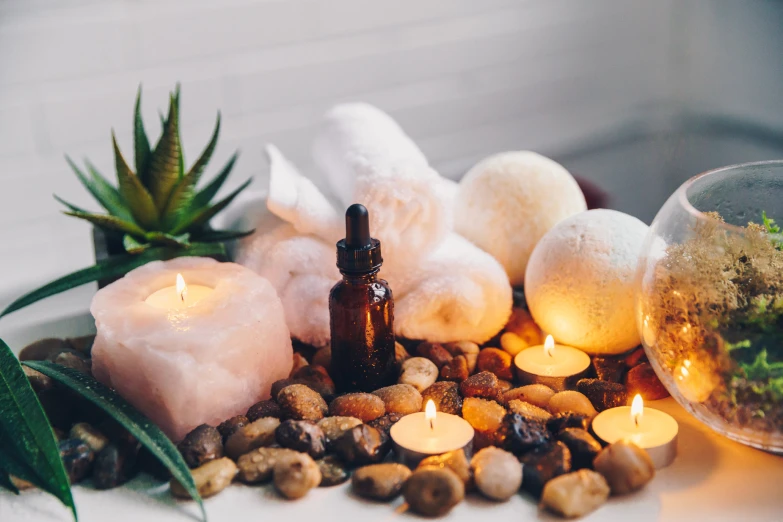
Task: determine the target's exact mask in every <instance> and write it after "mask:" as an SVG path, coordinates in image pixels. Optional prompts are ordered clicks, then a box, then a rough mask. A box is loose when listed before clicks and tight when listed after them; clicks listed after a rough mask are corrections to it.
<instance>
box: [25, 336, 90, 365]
mask: <svg viewBox="0 0 783 522" xmlns="http://www.w3.org/2000/svg"><path fill="white" fill-rule="evenodd" d="M63 352H71V353H75V352H76V350H74V349H73V348H72V347H71V345H70V344H68V342H67V341H65V340H64V339H54V338H48V339H40V340H38V341H35V342H34V343H32V344H28V345H27V346H25V347H24V348H22V351H21V352H19V360H20V361H54V360H55V359H57V356H58V355H60V354H61V353H63Z"/></svg>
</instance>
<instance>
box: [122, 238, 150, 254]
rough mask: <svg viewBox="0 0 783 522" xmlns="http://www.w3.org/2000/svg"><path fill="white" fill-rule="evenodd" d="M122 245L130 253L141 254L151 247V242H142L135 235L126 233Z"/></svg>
mask: <svg viewBox="0 0 783 522" xmlns="http://www.w3.org/2000/svg"><path fill="white" fill-rule="evenodd" d="M122 246H123V247H124V248H125V251H126V252H128V253H129V254H141V253H142V252H144V251H145V250H147V249H148V248H149V247H150V244H149V243H142V242H140V241H137V240H136V238H134V237H133V236H131V235H128V234H125V235H124V236H122Z"/></svg>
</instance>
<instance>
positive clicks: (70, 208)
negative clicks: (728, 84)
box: [53, 194, 92, 214]
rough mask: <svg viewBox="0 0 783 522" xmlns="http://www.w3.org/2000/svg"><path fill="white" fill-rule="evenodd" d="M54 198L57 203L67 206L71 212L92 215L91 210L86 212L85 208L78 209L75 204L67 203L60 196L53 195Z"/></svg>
mask: <svg viewBox="0 0 783 522" xmlns="http://www.w3.org/2000/svg"><path fill="white" fill-rule="evenodd" d="M53 196H54V199H56V200H57V201H59V202H60V203H62V204H63V205H65V206H66V207H68V209H69V210H70V211H71V212H79V213H80V214H92V212H90V211H89V210H84V209H83V208H81V207H77V206H76V205H74V204H72V203H68V202H67V201H65V200H64V199H63V198H61V197H60V196H58V195H57V194H53Z"/></svg>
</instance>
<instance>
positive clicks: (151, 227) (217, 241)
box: [0, 86, 252, 317]
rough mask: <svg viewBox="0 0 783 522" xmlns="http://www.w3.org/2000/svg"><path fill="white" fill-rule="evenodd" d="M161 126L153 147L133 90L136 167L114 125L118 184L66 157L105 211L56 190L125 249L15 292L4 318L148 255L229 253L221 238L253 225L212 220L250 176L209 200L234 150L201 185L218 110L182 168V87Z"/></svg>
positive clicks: (118, 272)
mask: <svg viewBox="0 0 783 522" xmlns="http://www.w3.org/2000/svg"><path fill="white" fill-rule="evenodd" d="M161 123H162V126H163V130H162V132H161V135H160V138H159V139H158V142H157V144H156V145H155V147H154V148H153V147H151V146H150V142H149V139H148V138H147V133H146V131H145V130H144V123H143V122H142V119H141V88H139V91H138V94H137V95H136V108H135V111H134V122H133V131H134V132H133V142H134V149H135V150H134V152H135V154H134V155H135V158H134V159H135V162H134V163H135V168H136V172H134V171H133V170H132V169H131V167H130V166H129V165H128V162H127V161H126V160H125V158H124V157H123V155H122V152H120V148H119V146H118V145H117V139H116V138H115V137H114V132H113V131H112V142H113V145H114V163H115V169H116V171H117V186H114V185H113V184H112V183H110V182H109V181H108V180H107V179H106V178H105V177H104V176H103V175H102V174H101V173H100V172H98V170H97V169H96V168H95V167H94V166H93V165H92V164H91V163H90V162H89V161H86V162H85V166H86V170H87V172H88V174H85V173H84V172H83V171H82V170H81V169H80V168H79V167H78V166H77V165H76V164H75V163H74V162H73V161H72V160H71V159H70V158H68V157H67V156H66V159H67V160H68V163H69V164H70V165H71V168H72V169H73V171H74V172H75V173H76V176H77V177H78V178H79V181H81V182H82V184H83V185H84V186H85V187H86V188H87V190H88V191H89V192H90V194H92V195H93V197H94V198H95V199H96V200H97V201H98V203H100V205H101V206H102V207H103V208H104V209H105V210H106V212H107V213H105V214H98V213H94V212H90V211H87V210H84V209H82V208H79V207H77V206H76V205H73V204H71V203H68V202H67V201H65V200H63V199H61V198H59V197H57V196H55V198H56V199H57V200H58V201H59V202H60V203H62V204H63V205H65V206H66V207H67V209H68V210H67V211H66V212H65V214H67V215H69V216H74V217H77V218H79V219H84V220H86V221H89V222H90V223H92V224H93V225H95V226H96V227H99V228H101V229H103V230H104V231H106V233H107V235H108V236H109V237H116V238H118V239H120V240H121V241H122V246H123V247H124V249H125V251H126V252H127V253H123V254H121V255H118V256H114V257H110V258H108V259H105V260H103V261H101V262H99V263H97V264H95V265H93V266H91V267H87V268H83V269H81V270H78V271H76V272H73V273H71V274H68V275H65V276H63V277H61V278H59V279H56V280H54V281H52V282H51V283H48V284H46V285H44V286H42V287H40V288H38V289H36V290H33V291H32V292H29V293H27V294H25V295H23V296H21V297H20V298H18V299H16V300H15V301H14V302H12V303H11V304H10V305H8V306H7V307H6V308H5V310H3V311H2V313H0V317H2V316H4V315H6V314H9V313H11V312H14V311H16V310H19V309H21V308H24V307H25V306H27V305H30V304H32V303H35V302H36V301H40V300H41V299H44V298H46V297H49V296H52V295H55V294H58V293H60V292H63V291H65V290H68V289H71V288H74V287H77V286H80V285H83V284H85V283H90V282H92V281H99V280H106V279H109V280H111V279H114V278H117V277H121V276H123V275H124V274H126V273H127V272H129V271H130V270H133V269H134V268H137V267H140V266H142V265H144V264H146V263H149V262H150V261H156V260H163V259H172V258H175V257H182V256H212V257H218V258H221V259H227V257H228V256H227V252H226V248H225V246H224V244H223V242H224V241H227V240H230V239H236V238H239V237H242V236H246V235H248V234H251V233H252V230H251V231H245V232H243V231H234V230H213V229H212V228H211V227H210V226H209V220H210V219H212V218H213V217H214V216H215V215H216V214H217V213H218V212H220V211H221V210H223V209H224V208H226V207H227V206H228V205H229V204H230V203H231V201H233V200H234V198H236V197H237V195H238V194H239V193H240V192H241V191H242V190H244V189H245V188H246V187H247V186H248V185H249V184H250V181H251V180H247V181H246V182H244V183H243V184H242V185H240V186H239V188H237V189H236V190H234V191H233V192H231V193H230V194H228V195H227V196H226V197H224V198H223V199H221V200H219V201H217V202H215V203H212V200H213V198H214V197H215V195H217V192H218V191H219V190H220V187H221V186H222V185H223V183H224V182H225V181H226V178H228V175H229V173H230V172H231V169H232V168H233V167H234V163H235V162H236V159H237V153H234V154H233V155H232V156H231V158H230V159H229V160H228V162H227V163H226V165H225V166H224V167H223V168H222V169H221V170H220V172H219V173H218V174H217V176H215V178H214V179H212V181H210V182H209V183H207V184H206V185H205V186H203V187H201V188H197V187H198V185H199V181H200V179H201V175H202V173H203V172H204V169H205V168H206V166H207V163H209V160H210V158H211V157H212V153H213V152H214V150H215V146H216V144H217V140H218V134H219V133H220V113H218V116H217V121H216V123H215V130H214V131H213V133H212V137H211V138H210V140H209V143H208V144H207V146H206V148H205V149H204V151H203V152H202V153H201V155H200V156H199V157H198V159H197V160H196V162H195V163H194V164H193V165H192V166H191V167H190V169H188V170H185V158H184V157H183V153H182V145H181V143H180V136H179V86H177V89H176V90H175V91H174V93H172V94H171V95H170V97H169V110H168V115H167V116H165V117H163V116H161Z"/></svg>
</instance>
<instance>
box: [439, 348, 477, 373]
mask: <svg viewBox="0 0 783 522" xmlns="http://www.w3.org/2000/svg"><path fill="white" fill-rule="evenodd" d="M443 347H444V348H445V349H446V350H447V351H448V352H449V353H450V354H451V355H453V356H454V357H456V356H458V355H462V356H463V357H465V361H466V362H467V363H468V373H473V372H474V371H475V370H476V363H477V362H478V354H479V351H480V348H479V345H477V344H476V343H474V342H471V341H458V342H455V343H446V344H444V345H443Z"/></svg>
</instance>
